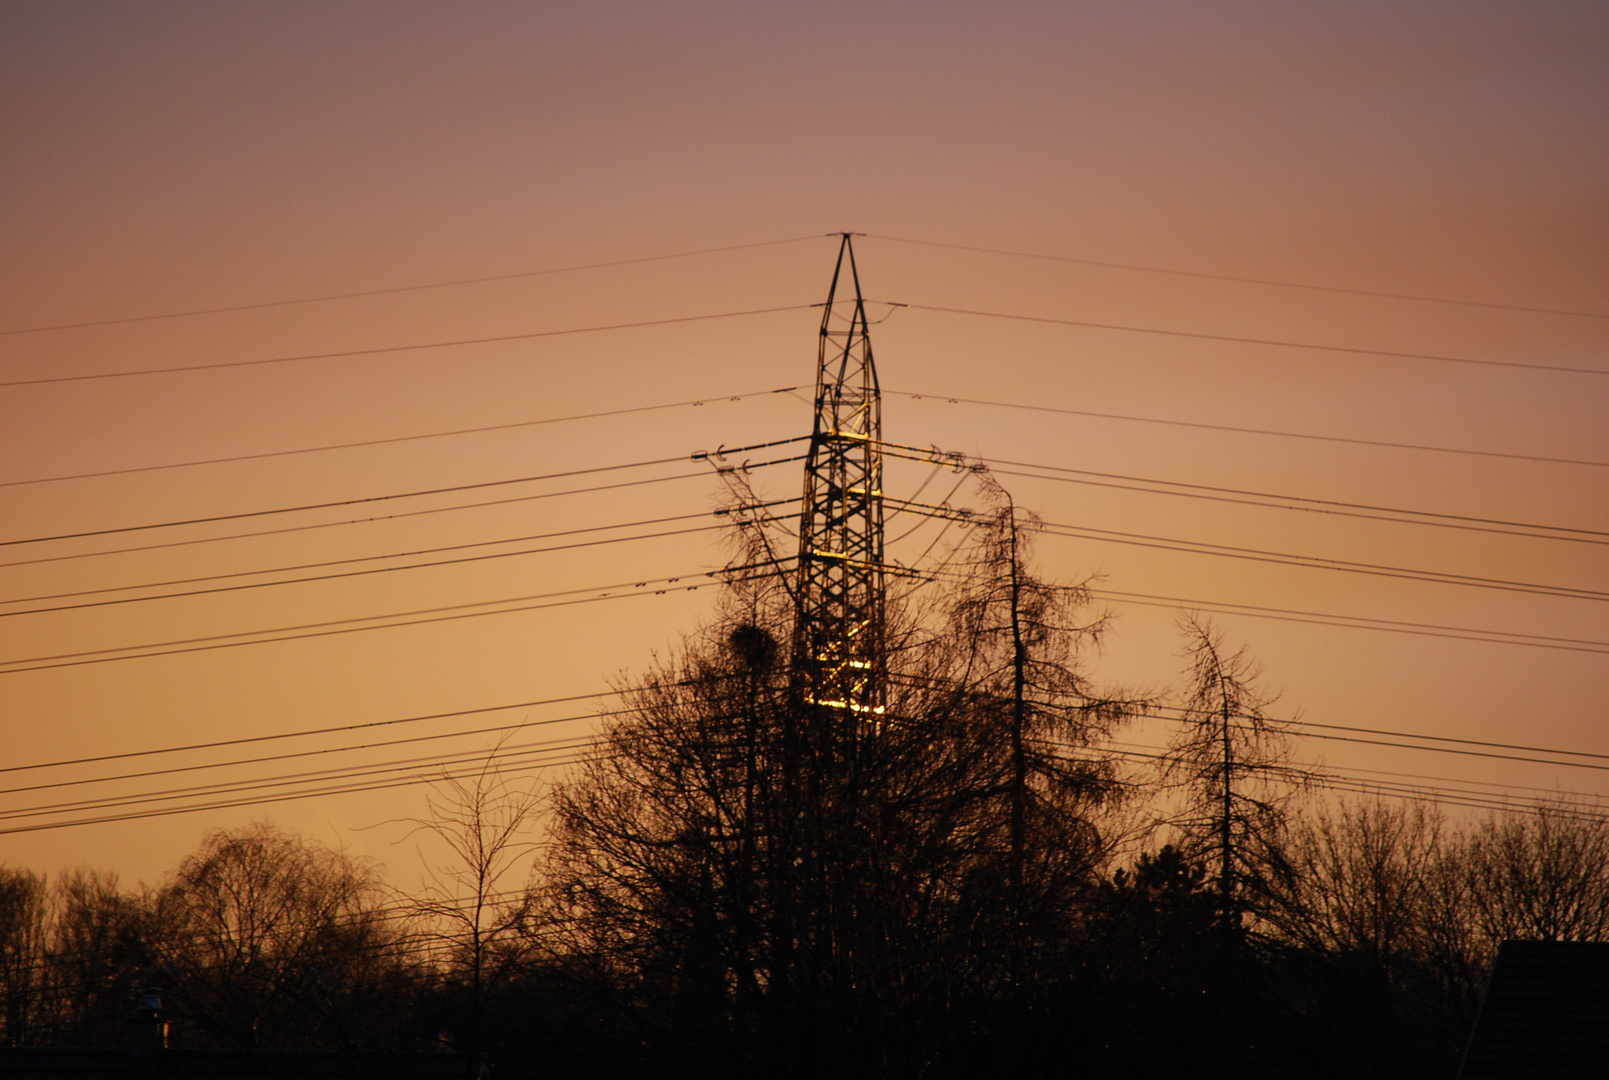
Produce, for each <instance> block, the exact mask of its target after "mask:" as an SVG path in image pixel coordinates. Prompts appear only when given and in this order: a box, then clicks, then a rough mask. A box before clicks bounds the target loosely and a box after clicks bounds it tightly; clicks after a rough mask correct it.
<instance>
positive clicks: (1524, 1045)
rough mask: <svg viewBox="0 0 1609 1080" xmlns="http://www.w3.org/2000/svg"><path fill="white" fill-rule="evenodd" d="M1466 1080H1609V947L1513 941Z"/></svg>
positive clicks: (1471, 1049)
mask: <svg viewBox="0 0 1609 1080" xmlns="http://www.w3.org/2000/svg"><path fill="white" fill-rule="evenodd" d="M1458 1076H1459V1080H1498V1078H1503V1080H1508V1078H1516V1080H1517V1078H1521V1077H1523V1078H1525V1080H1553V1078H1558V1080H1589V1078H1591V1080H1598V1078H1603V1080H1609V943H1602V942H1589V941H1505V942H1503V944H1502V947H1501V948H1499V949H1498V951H1497V962H1496V963H1495V964H1494V965H1493V966H1492V974H1491V978H1490V979H1489V980H1488V981H1487V983H1486V993H1485V994H1484V995H1483V996H1482V997H1481V1005H1480V1012H1479V1013H1478V1014H1477V1015H1476V1017H1475V1027H1474V1030H1473V1031H1471V1032H1470V1035H1469V1045H1468V1046H1467V1047H1465V1049H1464V1062H1463V1066H1462V1067H1461V1068H1460V1069H1459V1072H1458Z"/></svg>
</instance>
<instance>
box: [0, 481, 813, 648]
mask: <svg viewBox="0 0 1609 1080" xmlns="http://www.w3.org/2000/svg"><path fill="white" fill-rule="evenodd" d="M786 460H787V461H798V460H800V459H799V458H797V457H794V458H788V459H786ZM767 464H770V463H769V462H768V463H767ZM779 464H780V463H779ZM798 501H799V500H797V499H776V500H773V501H771V502H768V503H760V504H757V505H758V506H762V507H770V506H781V505H784V504H786V503H793V502H798ZM717 513H718V512H716V511H704V512H702V513H697V514H677V515H674V516H672V517H662V518H644V519H641V520H638V521H625V522H619V523H616V524H613V525H592V526H588V527H586V528H581V529H561V530H559V531H557V532H550V533H535V534H532V535H530V536H514V537H507V538H505V539H502V540H481V541H477V542H475V543H469V544H449V545H446V546H443V547H436V548H422V549H420V550H418V551H399V552H392V553H390V554H385V555H364V556H360V557H358V558H353V559H331V560H327V561H324V562H314V563H302V564H300V565H296V566H276V567H270V568H268V569H265V570H240V571H236V572H234V573H229V574H210V575H206V576H203V577H193V578H175V579H172V580H168V581H150V582H144V583H142V584H139V585H116V586H111V587H109V588H103V589H85V590H82V591H80V592H71V593H56V594H54V595H50V596H30V597H18V598H16V599H13V600H4V601H0V603H6V604H23V603H31V602H34V601H38V600H57V599H64V598H69V597H76V596H94V595H99V594H104V593H109V592H124V591H127V590H132V589H156V588H166V587H168V586H171V585H189V584H194V583H197V582H203V581H224V580H228V579H230V578H240V577H256V576H258V575H261V574H281V573H294V572H296V571H298V570H312V569H318V568H321V567H328V566H346V565H350V564H352V563H360V562H374V561H380V560H385V559H404V558H413V557H415V556H419V555H432V554H438V553H441V552H448V551H464V550H467V549H470V548H478V547H495V546H499V545H502V544H518V543H524V542H526V541H528V540H547V539H553V538H556V537H561V536H579V535H582V534H585V533H592V532H608V531H611V530H614V529H633V528H641V527H642V526H645V525H660V524H667V523H670V522H677V521H691V520H694V519H703V518H708V517H713V516H717ZM719 527H720V526H713V525H710V526H701V527H699V528H696V529H675V530H670V531H666V532H657V533H645V534H641V535H637V536H618V537H612V538H608V539H599V540H590V541H586V542H584V543H576V544H559V545H556V546H553V547H544V548H527V549H525V550H523V551H501V552H495V553H492V554H485V555H473V556H467V557H465V558H458V559H438V560H434V561H431V562H423V563H414V564H411V565H408V566H383V567H376V568H371V569H366V570H352V571H347V572H343V573H337V574H318V575H314V576H311V577H302V578H290V579H287V580H283V581H258V582H252V583H250V584H244V585H230V586H225V587H221V588H215V589H190V590H186V591H184V592H176V593H163V594H161V595H158V596H127V597H122V598H119V599H116V600H97V601H92V602H88V603H81V604H61V605H56V606H52V607H44V608H29V609H28V610H25V611H4V612H0V618H6V617H8V616H12V615H39V614H43V613H45V612H51V611H75V610H79V609H82V608H94V607H109V606H111V605H114V604H132V603H139V602H141V601H145V600H172V599H177V598H179V597H185V596H205V595H211V594H214V593H224V592H238V591H240V590H242V589H258V588H266V587H268V586H272V585H301V584H306V583H308V582H314V581H334V580H338V579H342V578H352V577H362V576H365V575H369V574H383V573H389V572H392V571H397V570H421V569H426V568H429V567H436V566H456V565H459V564H462V563H471V562H481V561H485V560H488V559H505V558H511V557H514V556H519V555H537V554H543V553H546V552H552V551H569V550H572V549H575V548H584V547H596V546H598V545H601V544H617V543H623V542H625V541H629V540H653V539H658V538H661V537H666V536H684V535H689V534H692V533H699V532H708V531H709V530H710V529H713V528H719Z"/></svg>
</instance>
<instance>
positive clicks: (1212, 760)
mask: <svg viewBox="0 0 1609 1080" xmlns="http://www.w3.org/2000/svg"><path fill="white" fill-rule="evenodd" d="M1179 622H1180V628H1181V629H1182V630H1183V631H1184V633H1185V636H1186V646H1185V649H1186V651H1185V655H1186V658H1187V659H1188V661H1189V664H1190V684H1189V688H1188V690H1187V692H1186V697H1185V701H1184V705H1183V707H1182V708H1181V710H1180V714H1181V723H1180V724H1179V726H1178V729H1177V731H1176V732H1175V734H1174V737H1173V738H1172V740H1171V742H1170V745H1169V747H1168V750H1167V753H1166V755H1165V756H1164V758H1163V762H1162V776H1163V778H1164V781H1165V782H1166V783H1169V784H1170V785H1172V786H1173V787H1174V788H1175V789H1176V790H1177V791H1179V793H1180V795H1181V806H1180V807H1179V810H1178V812H1177V814H1176V815H1175V816H1174V817H1173V819H1172V821H1173V824H1174V826H1175V828H1176V829H1177V830H1178V834H1179V837H1178V843H1179V846H1180V848H1181V850H1182V851H1183V852H1184V854H1185V855H1186V857H1187V858H1189V859H1201V860H1204V861H1206V862H1208V864H1209V865H1210V866H1211V867H1212V870H1213V874H1214V879H1215V883H1216V886H1217V890H1218V906H1219V917H1220V928H1221V931H1222V934H1223V936H1224V940H1225V941H1226V942H1234V941H1237V940H1238V939H1239V937H1240V935H1241V933H1242V932H1243V930H1244V925H1243V917H1244V915H1245V914H1246V913H1247V912H1248V911H1253V912H1255V911H1259V910H1261V908H1262V899H1263V898H1264V897H1266V896H1268V895H1269V894H1270V893H1272V892H1273V891H1274V889H1275V887H1276V880H1275V879H1276V878H1277V877H1278V876H1279V875H1282V874H1285V873H1286V864H1285V860H1284V857H1283V855H1282V854H1281V851H1280V845H1279V837H1280V833H1281V831H1282V829H1283V827H1284V825H1285V823H1286V821H1287V818H1288V806H1289V802H1290V799H1291V796H1292V794H1293V791H1294V789H1295V788H1296V787H1297V786H1300V785H1302V784H1304V783H1305V782H1306V781H1307V779H1308V774H1307V773H1305V772H1303V771H1300V770H1297V769H1294V768H1292V767H1291V766H1290V764H1289V759H1290V751H1289V744H1288V743H1287V741H1286V736H1285V727H1284V725H1283V724H1282V723H1281V722H1280V721H1279V720H1276V719H1274V718H1273V717H1271V716H1270V715H1269V714H1268V712H1267V711H1266V710H1267V709H1268V707H1269V706H1270V705H1272V704H1273V699H1272V698H1270V697H1268V696H1266V695H1265V694H1263V693H1262V692H1261V691H1260V690H1259V689H1258V688H1257V686H1256V682H1257V679H1258V677H1259V675H1260V674H1261V672H1260V670H1259V669H1258V668H1257V667H1256V666H1255V665H1254V664H1253V663H1252V661H1251V658H1250V656H1249V654H1248V652H1247V650H1246V649H1245V648H1244V647H1243V648H1241V649H1239V650H1238V651H1236V652H1234V653H1229V652H1227V651H1226V649H1225V646H1224V642H1223V635H1222V633H1221V632H1220V631H1219V630H1218V629H1217V628H1216V627H1214V626H1213V625H1212V624H1211V623H1210V622H1204V621H1202V620H1201V619H1199V618H1198V617H1196V616H1194V615H1190V614H1185V615H1182V616H1181V617H1180V620H1179Z"/></svg>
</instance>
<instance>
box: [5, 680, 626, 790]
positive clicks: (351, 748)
mask: <svg viewBox="0 0 1609 1080" xmlns="http://www.w3.org/2000/svg"><path fill="white" fill-rule="evenodd" d="M597 696H599V697H602V696H603V695H601V694H600V695H597ZM477 711H485V712H489V711H492V710H477ZM635 711H636V710H634V709H614V710H604V711H601V712H596V713H582V714H578V715H574V716H559V717H551V718H549V719H546V720H521V721H519V722H518V723H514V724H497V725H494V726H492V727H482V728H468V729H465V730H463V731H444V732H438V733H437V734H435V735H407V736H404V737H402V738H398V739H381V740H379V741H377V742H368V743H349V744H346V745H343V746H324V747H320V748H318V749H317V750H294V751H291V752H289V753H284V754H262V755H259V756H257V757H249V758H235V759H233V760H230V761H209V762H206V763H204V764H201V765H173V766H169V767H167V768H163V769H145V770H142V771H140V772H127V773H116V774H113V775H111V776H90V777H86V778H84V779H82V780H52V781H50V782H48V783H43V784H27V785H23V786H20V787H12V788H0V795H19V794H25V793H27V792H30V791H51V790H54V789H57V788H66V787H85V786H87V785H89V784H110V783H115V782H118V781H121V780H143V779H146V778H148V777H152V776H173V775H176V774H178V773H187V772H204V771H206V770H208V769H232V768H238V767H240V766H242V765H262V764H266V763H268V762H272V761H294V760H297V759H299V758H309V757H323V756H325V755H329V754H350V753H355V752H357V751H359V750H378V749H382V748H384V747H388V746H406V745H409V744H412V743H421V742H437V741H440V740H443V739H463V738H467V737H469V736H471V735H494V734H498V733H500V732H507V731H519V730H522V729H524V728H528V727H545V726H548V725H552V724H573V723H577V722H579V721H582V720H594V719H597V718H598V717H599V716H615V715H621V714H623V713H628V712H635ZM394 722H395V721H393V723H394ZM281 737H283V736H269V738H281ZM159 752H160V751H159Z"/></svg>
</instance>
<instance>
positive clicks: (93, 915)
mask: <svg viewBox="0 0 1609 1080" xmlns="http://www.w3.org/2000/svg"><path fill="white" fill-rule="evenodd" d="M47 918H48V923H47V928H46V932H47V945H46V951H47V956H48V978H49V987H48V994H47V1002H48V1005H49V1013H50V1028H51V1039H52V1041H54V1042H56V1043H60V1044H65V1045H75V1046H95V1045H121V1044H123V1043H125V1042H126V1041H127V1039H128V1011H129V1002H130V1001H131V999H132V998H133V995H134V991H135V987H136V985H137V984H138V983H139V982H140V981H141V978H142V973H143V971H144V969H145V967H146V965H147V957H146V949H145V942H144V940H143V937H144V931H145V928H146V919H145V910H144V908H143V907H142V905H141V903H140V900H139V898H138V897H137V896H132V895H129V894H126V893H124V892H122V891H121V890H120V889H119V888H118V885H117V877H116V875H115V874H100V873H96V872H95V871H93V870H75V871H69V872H68V873H65V874H63V875H61V876H60V877H58V878H57V879H56V880H55V883H54V884H53V885H52V886H51V888H50V892H49V911H48V916H47Z"/></svg>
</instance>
